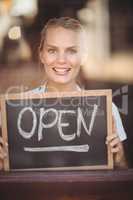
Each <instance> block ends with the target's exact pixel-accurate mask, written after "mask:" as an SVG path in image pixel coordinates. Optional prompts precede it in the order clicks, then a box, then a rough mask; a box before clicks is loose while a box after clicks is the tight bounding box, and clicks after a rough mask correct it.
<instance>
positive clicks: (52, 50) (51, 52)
mask: <svg viewBox="0 0 133 200" xmlns="http://www.w3.org/2000/svg"><path fill="white" fill-rule="evenodd" d="M48 53H50V54H54V53H56V50H55V49H48Z"/></svg>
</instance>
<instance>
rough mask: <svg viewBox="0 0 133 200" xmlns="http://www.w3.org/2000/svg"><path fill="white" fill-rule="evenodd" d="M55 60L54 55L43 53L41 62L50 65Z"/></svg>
mask: <svg viewBox="0 0 133 200" xmlns="http://www.w3.org/2000/svg"><path fill="white" fill-rule="evenodd" d="M55 60H56V59H55V56H51V55H48V54H44V59H43V61H44V62H43V64H44V65H45V66H50V65H52V64H54V62H55Z"/></svg>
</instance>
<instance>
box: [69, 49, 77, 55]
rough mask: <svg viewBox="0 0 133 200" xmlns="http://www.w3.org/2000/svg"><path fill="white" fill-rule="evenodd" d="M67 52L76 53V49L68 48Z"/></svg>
mask: <svg viewBox="0 0 133 200" xmlns="http://www.w3.org/2000/svg"><path fill="white" fill-rule="evenodd" d="M69 53H71V54H76V53H77V50H76V49H69Z"/></svg>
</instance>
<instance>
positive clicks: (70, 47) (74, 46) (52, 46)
mask: <svg viewBox="0 0 133 200" xmlns="http://www.w3.org/2000/svg"><path fill="white" fill-rule="evenodd" d="M46 46H47V47H51V48H58V46H56V45H53V44H48V43H47V42H46ZM66 48H67V49H72V48H78V46H76V45H73V46H68V47H66Z"/></svg>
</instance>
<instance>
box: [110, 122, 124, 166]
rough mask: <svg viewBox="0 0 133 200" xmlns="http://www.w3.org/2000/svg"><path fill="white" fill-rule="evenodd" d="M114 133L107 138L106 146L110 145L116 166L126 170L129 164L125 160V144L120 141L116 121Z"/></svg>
mask: <svg viewBox="0 0 133 200" xmlns="http://www.w3.org/2000/svg"><path fill="white" fill-rule="evenodd" d="M112 130H113V133H112V134H111V135H110V136H108V137H107V139H106V144H107V145H109V148H110V150H111V153H112V154H113V156H114V164H115V166H116V167H118V168H125V167H127V162H126V159H125V153H124V148H123V144H122V142H121V141H120V138H119V136H118V133H117V129H116V126H115V121H114V119H113V129H112Z"/></svg>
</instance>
